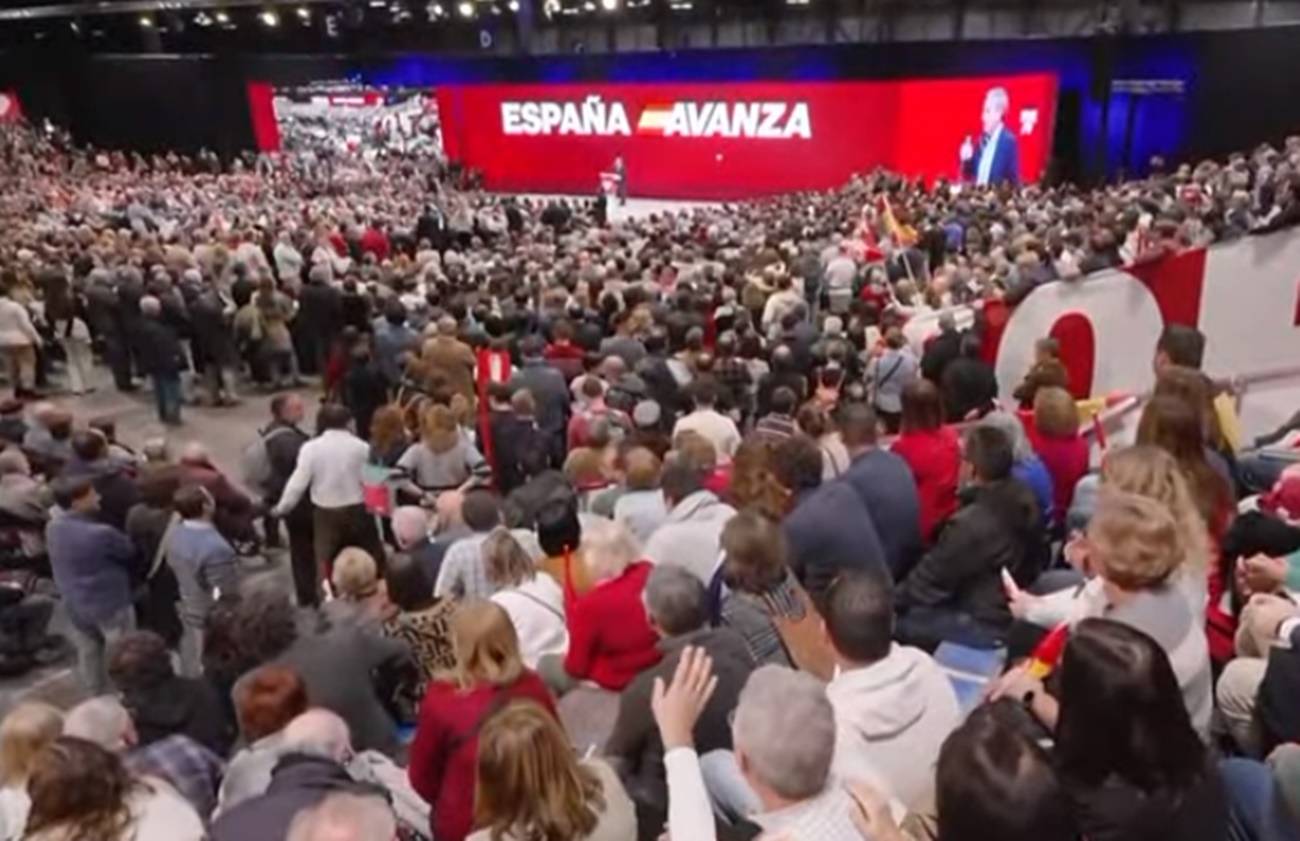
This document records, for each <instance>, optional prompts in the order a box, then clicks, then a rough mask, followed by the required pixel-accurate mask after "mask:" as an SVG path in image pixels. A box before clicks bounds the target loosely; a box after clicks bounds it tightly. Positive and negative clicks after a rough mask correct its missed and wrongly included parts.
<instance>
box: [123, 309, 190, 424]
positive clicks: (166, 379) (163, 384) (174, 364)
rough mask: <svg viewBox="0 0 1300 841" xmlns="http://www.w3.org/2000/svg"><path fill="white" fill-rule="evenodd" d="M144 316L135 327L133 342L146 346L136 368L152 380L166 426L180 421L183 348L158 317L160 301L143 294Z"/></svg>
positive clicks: (160, 314)
mask: <svg viewBox="0 0 1300 841" xmlns="http://www.w3.org/2000/svg"><path fill="white" fill-rule="evenodd" d="M140 313H141V314H142V315H143V316H144V317H143V318H142V319H140V321H139V323H138V325H137V327H136V331H135V334H136V345H137V346H138V347H141V348H148V349H149V352H148V353H146V354H143V355H142V356H141V357H140V368H141V370H143V371H144V372H145V373H146V374H148V375H149V378H150V379H152V380H153V396H154V402H155V404H156V405H157V407H158V419H159V420H161V421H162V422H163V423H164V424H166V425H168V426H180V423H181V372H182V371H184V370H185V369H186V367H187V366H186V362H185V351H184V350H183V349H182V348H181V342H180V338H179V337H178V336H177V335H176V330H175V328H173V327H171V326H170V325H168V324H166V323H165V322H164V321H163V320H162V315H163V312H162V302H160V301H159V300H158V299H157V298H155V297H153V296H151V295H146V296H145V297H143V298H141V299H140Z"/></svg>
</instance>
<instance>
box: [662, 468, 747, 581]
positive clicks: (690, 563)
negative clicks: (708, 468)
mask: <svg viewBox="0 0 1300 841" xmlns="http://www.w3.org/2000/svg"><path fill="white" fill-rule="evenodd" d="M743 446H744V445H742V447H743ZM660 488H661V490H662V494H663V498H664V502H665V503H666V504H667V509H668V516H667V518H666V519H665V520H664V522H663V524H662V525H660V526H659V527H658V528H657V529H655V530H654V533H653V534H651V535H650V538H649V540H647V541H646V543H645V551H644V552H643V554H644V555H645V557H646V558H647V559H648V560H649V561H650V562H651V563H654V564H675V565H677V566H680V567H682V568H684V569H686V570H689V571H690V572H691V573H693V574H694V575H695V576H696V577H698V578H699V579H700V580H701V581H703V582H706V583H707V582H709V581H711V580H712V579H713V575H714V573H715V571H716V570H717V567H718V549H719V540H720V538H721V535H722V528H723V526H724V525H725V524H726V522H727V521H728V520H730V519H731V518H732V517H733V516H735V514H736V509H735V508H732V507H731V506H730V505H728V504H726V503H725V502H722V501H721V500H719V499H718V497H717V495H716V494H714V493H713V492H712V491H709V490H706V489H705V487H704V475H703V473H702V472H701V471H700V470H698V469H696V468H695V467H693V466H692V465H690V464H687V463H686V462H685V460H684V459H682V458H681V457H679V456H677V455H675V454H673V453H669V455H668V461H667V463H666V464H665V465H664V471H663V476H662V479H661V480H660Z"/></svg>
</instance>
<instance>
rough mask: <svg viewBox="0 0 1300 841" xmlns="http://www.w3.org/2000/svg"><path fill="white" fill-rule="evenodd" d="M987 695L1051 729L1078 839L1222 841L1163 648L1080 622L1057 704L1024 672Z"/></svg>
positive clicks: (1209, 777)
mask: <svg viewBox="0 0 1300 841" xmlns="http://www.w3.org/2000/svg"><path fill="white" fill-rule="evenodd" d="M1105 506H1106V503H1103V511H1102V512H1098V513H1099V516H1102V515H1103V513H1104V512H1105ZM1105 516H1110V515H1109V514H1108V513H1105ZM994 695H995V697H1006V698H1012V699H1017V700H1023V701H1024V703H1025V704H1026V705H1027V706H1028V707H1029V709H1030V711H1031V712H1032V713H1033V715H1034V716H1035V717H1036V718H1037V719H1038V720H1039V721H1040V722H1042V724H1043V726H1044V727H1046V728H1047V729H1048V730H1050V731H1052V733H1053V735H1054V737H1055V743H1056V748H1055V760H1056V768H1057V774H1058V775H1059V777H1060V780H1061V784H1062V785H1063V786H1064V788H1065V790H1066V793H1067V794H1068V795H1069V797H1070V800H1071V802H1072V804H1073V807H1074V813H1075V816H1076V820H1077V822H1078V832H1079V834H1080V835H1081V836H1082V837H1084V838H1088V839H1128V838H1143V837H1151V836H1152V835H1158V836H1159V837H1160V838H1168V839H1171V841H1177V840H1178V839H1202V838H1223V837H1225V836H1226V834H1227V832H1228V797H1227V795H1226V794H1225V791H1224V784H1223V781H1222V780H1221V779H1220V777H1219V773H1218V770H1217V769H1216V768H1215V766H1214V762H1213V758H1212V756H1211V754H1210V752H1209V750H1208V749H1207V748H1206V746H1205V744H1204V743H1203V742H1202V741H1201V738H1200V736H1199V735H1198V732H1197V730H1198V728H1197V727H1195V726H1194V721H1193V719H1192V717H1191V716H1189V714H1188V709H1187V705H1186V703H1185V694H1184V692H1182V691H1180V690H1179V681H1178V679H1177V678H1176V677H1175V670H1174V669H1173V668H1171V666H1170V661H1169V658H1168V657H1167V656H1166V650H1165V649H1164V648H1163V647H1162V646H1161V644H1159V643H1158V642H1157V641H1156V640H1154V639H1152V638H1151V637H1150V636H1148V635H1147V634H1145V633H1143V632H1142V631H1141V630H1139V629H1138V628H1136V627H1134V626H1132V625H1129V624H1126V623H1124V622H1123V621H1112V620H1103V619H1089V620H1086V621H1084V622H1081V623H1080V624H1079V625H1077V626H1075V628H1074V629H1073V630H1072V631H1071V633H1070V639H1069V641H1068V642H1067V643H1066V645H1065V652H1064V655H1063V656H1062V658H1061V664H1060V680H1059V684H1058V696H1057V697H1054V696H1052V695H1050V694H1048V693H1047V692H1046V691H1045V690H1044V688H1043V686H1042V684H1041V683H1039V682H1037V681H1036V680H1034V679H1033V678H1032V677H1030V676H1029V674H1028V672H1027V670H1026V669H1025V668H1023V667H1022V668H1017V669H1015V670H1013V671H1012V672H1010V673H1008V674H1007V675H1005V676H1004V677H1003V678H1002V679H1001V680H1000V681H999V683H998V684H997V686H996V688H995V691H994ZM1099 734H1105V738H1099ZM941 831H942V830H941Z"/></svg>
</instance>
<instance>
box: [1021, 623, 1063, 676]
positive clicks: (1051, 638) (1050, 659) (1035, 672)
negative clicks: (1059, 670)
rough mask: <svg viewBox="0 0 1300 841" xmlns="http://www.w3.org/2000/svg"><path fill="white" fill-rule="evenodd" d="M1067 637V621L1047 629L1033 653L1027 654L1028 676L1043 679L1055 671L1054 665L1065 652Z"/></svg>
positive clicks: (1057, 663)
mask: <svg viewBox="0 0 1300 841" xmlns="http://www.w3.org/2000/svg"><path fill="white" fill-rule="evenodd" d="M1069 639H1070V626H1069V624H1067V623H1064V622H1063V623H1061V624H1060V625H1057V626H1056V627H1055V628H1053V629H1052V630H1051V631H1049V632H1048V634H1047V636H1045V637H1043V638H1042V640H1040V641H1039V643H1038V645H1037V647H1035V648H1034V653H1033V654H1031V655H1030V656H1029V662H1028V663H1027V664H1026V666H1027V667H1028V669H1029V674H1030V676H1031V677H1034V678H1037V679H1038V680H1043V679H1044V678H1046V677H1047V676H1048V675H1050V674H1051V673H1052V672H1054V671H1056V667H1057V666H1058V665H1059V664H1060V662H1061V655H1062V654H1064V653H1065V643H1066V642H1068V641H1069Z"/></svg>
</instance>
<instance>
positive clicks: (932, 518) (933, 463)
mask: <svg viewBox="0 0 1300 841" xmlns="http://www.w3.org/2000/svg"><path fill="white" fill-rule="evenodd" d="M901 399H902V408H903V419H902V432H901V433H900V434H899V436H898V439H897V440H895V441H894V445H893V446H892V447H890V449H891V450H893V452H894V453H895V454H897V455H898V456H899V457H900V458H902V459H903V461H905V462H907V466H908V467H909V468H911V470H912V475H913V476H914V477H915V478H916V491H917V495H918V497H919V501H920V503H921V539H922V540H924V541H925V542H926V544H927V545H928V544H929V543H931V542H932V541H933V540H934V530H935V528H936V527H938V525H939V524H940V523H942V522H943V521H944V520H946V519H948V518H949V517H950V516H952V514H953V512H954V511H956V510H957V482H958V479H959V478H960V475H961V441H960V440H958V438H957V432H956V430H954V429H953V428H952V427H950V426H944V425H943V403H942V400H941V399H940V397H939V389H938V388H937V387H935V385H934V383H932V382H930V381H929V380H921V379H917V380H913V381H912V382H910V383H908V384H907V385H905V386H903V393H902V395H901Z"/></svg>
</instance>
